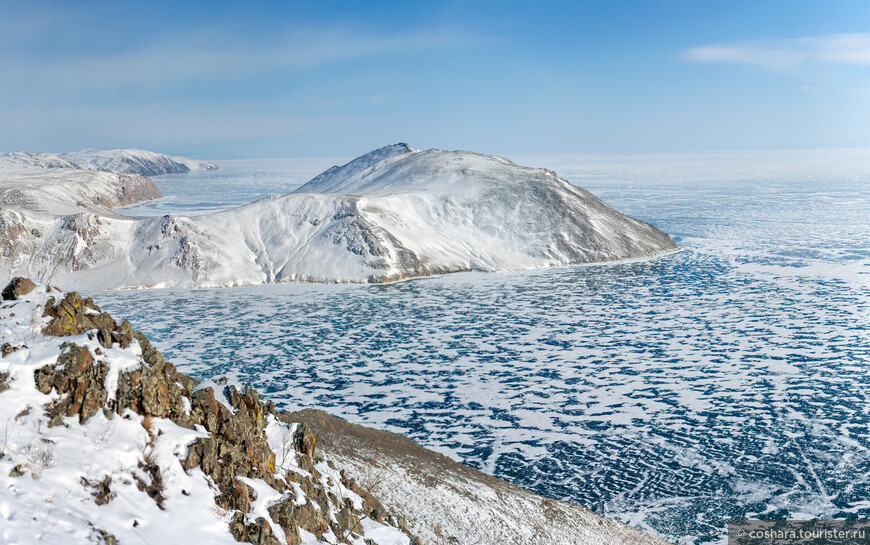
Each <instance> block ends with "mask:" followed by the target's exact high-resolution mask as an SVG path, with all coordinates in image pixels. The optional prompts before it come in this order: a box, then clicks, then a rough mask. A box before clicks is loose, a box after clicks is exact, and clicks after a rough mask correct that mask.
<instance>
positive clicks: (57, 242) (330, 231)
mask: <svg viewBox="0 0 870 545" xmlns="http://www.w3.org/2000/svg"><path fill="white" fill-rule="evenodd" d="M64 172H70V171H68V170H64ZM14 183H16V182H15V180H14V179H13V180H11V181H9V182H6V181H0V187H3V186H6V185H7V184H14ZM0 213H2V212H0ZM69 213H70V212H69V210H64V211H63V212H62V214H69ZM22 214H25V215H26V212H22ZM17 221H18V224H17V225H19V224H20V225H21V226H22V229H17V230H16V231H15V232H12V233H11V235H9V237H8V238H9V239H10V240H9V241H8V242H6V243H7V244H8V245H9V247H10V250H9V251H7V252H6V253H5V254H3V255H2V263H3V267H4V269H5V270H7V271H9V272H11V273H13V274H25V275H26V274H31V275H33V274H36V275H39V274H44V273H45V271H51V272H52V274H54V279H55V280H54V281H55V282H65V281H70V282H73V280H74V285H75V286H77V287H100V288H124V287H170V286H178V287H217V286H230V285H245V284H260V283H270V282H296V281H308V282H389V281H394V280H401V279H404V278H410V277H418V276H428V275H433V274H442V273H449V272H458V271H470V270H478V271H502V270H515V269H530V268H537V267H545V266H553V265H567V264H576V263H598V262H605V261H616V260H626V259H637V258H643V257H648V256H654V255H658V254H662V253H667V252H670V251H674V250H676V245H674V243H673V242H672V241H671V240H670V238H669V237H668V236H667V235H666V234H664V233H662V232H661V231H659V230H658V229H656V228H655V227H653V226H652V225H649V224H646V223H644V222H642V221H638V220H635V219H633V218H629V217H627V216H624V215H622V214H620V213H618V212H616V211H615V210H613V209H612V208H610V207H609V206H607V205H606V204H605V203H603V202H602V201H601V200H599V199H597V198H596V197H595V196H593V195H592V194H590V193H589V192H587V191H585V190H583V189H580V188H578V187H575V186H573V185H571V184H570V183H568V182H567V181H565V180H563V179H561V178H559V177H558V176H557V175H556V174H555V173H553V172H551V171H548V170H545V169H533V168H526V167H520V166H517V165H515V164H513V163H511V162H510V161H508V160H507V159H503V158H501V157H495V156H489V155H480V154H476V153H470V152H463V151H454V152H448V151H441V150H428V151H420V150H416V149H414V148H411V147H409V146H407V145H405V144H397V145H393V146H387V147H385V148H381V149H379V150H376V151H374V152H372V153H369V154H367V155H364V156H362V157H359V158H357V159H355V160H353V161H351V162H350V163H348V164H346V165H344V166H342V167H333V168H331V169H329V170H327V171H326V172H324V173H323V174H321V175H320V176H317V177H316V178H314V179H313V180H312V181H311V182H309V183H308V184H305V185H304V186H302V187H301V188H300V189H298V190H297V191H296V192H294V193H293V194H289V195H281V196H274V197H270V198H267V199H263V200H260V201H257V202H254V203H251V204H249V205H246V206H242V207H239V208H235V209H231V210H227V211H223V212H218V213H214V214H210V215H205V216H196V217H190V218H187V217H172V216H164V217H163V218H151V219H143V218H122V217H118V216H116V215H113V214H111V213H106V211H105V210H104V209H101V210H95V209H94V208H93V207H92V206H89V204H88V203H87V202H83V203H81V209H80V210H79V213H78V215H77V218H76V221H75V222H74V223H75V224H74V225H71V224H70V221H69V220H68V218H65V217H49V218H46V217H42V218H20V219H18V220H17ZM29 222H34V223H35V222H42V223H41V229H40V232H43V230H45V231H47V232H48V233H49V234H48V235H47V236H46V237H45V238H44V239H42V240H37V239H38V238H39V237H36V236H35V235H33V234H32V232H31V231H30V229H29ZM59 249H61V250H62V251H61V252H60V253H58V250H59Z"/></svg>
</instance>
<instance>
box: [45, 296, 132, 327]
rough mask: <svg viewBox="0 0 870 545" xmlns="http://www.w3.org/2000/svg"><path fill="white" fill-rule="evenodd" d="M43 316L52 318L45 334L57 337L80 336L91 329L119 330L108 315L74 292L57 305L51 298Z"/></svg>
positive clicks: (89, 300)
mask: <svg viewBox="0 0 870 545" xmlns="http://www.w3.org/2000/svg"><path fill="white" fill-rule="evenodd" d="M43 316H45V317H49V318H51V321H50V322H49V324H48V325H47V326H45V329H43V333H45V334H46V335H53V336H55V337H67V336H70V335H80V334H82V333H84V332H85V331H90V330H91V329H107V330H114V329H117V324H115V320H113V319H112V317H111V316H109V314H108V313H106V312H102V313H101V312H100V308H99V307H98V306H97V305H95V304H94V302H93V301H92V300H91V299H82V298H81V297H80V296H79V294H78V293H76V292H74V291H73V292H70V293H67V294H66V296H65V297H64V298H63V299H62V300H61V301H60V303H55V300H54V297H51V298H49V300H48V302H47V303H46V305H45V312H44V313H43Z"/></svg>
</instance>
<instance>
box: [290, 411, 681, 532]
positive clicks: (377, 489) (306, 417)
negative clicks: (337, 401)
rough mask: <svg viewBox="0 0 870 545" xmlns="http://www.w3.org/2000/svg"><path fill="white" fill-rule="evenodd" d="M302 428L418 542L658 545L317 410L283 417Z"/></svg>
mask: <svg viewBox="0 0 870 545" xmlns="http://www.w3.org/2000/svg"><path fill="white" fill-rule="evenodd" d="M280 418H281V419H282V420H284V421H286V422H304V423H305V424H306V425H308V426H310V427H311V429H312V430H313V431H314V434H315V435H316V436H317V441H318V443H317V444H318V445H319V446H318V448H320V449H322V450H323V452H325V453H326V454H327V455H328V456H329V457H330V458H331V459H333V460H335V461H336V463H339V464H340V465H341V466H342V467H344V468H346V469H347V471H348V472H349V473H350V474H351V475H353V476H354V477H355V478H356V480H357V482H358V483H359V484H360V486H362V487H363V488H366V489H370V490H372V492H373V493H375V494H377V495H378V496H379V497H380V499H381V501H382V502H383V503H384V505H385V506H387V507H388V508H391V509H396V510H399V511H400V512H403V513H411V514H413V516H409V517H408V527H409V529H411V530H412V531H413V532H414V533H415V534H417V535H418V536H420V537H421V538H422V539H423V541H424V542H425V543H435V544H438V543H459V544H476V545H490V544H492V545H496V544H511V545H557V544H558V545H617V544H620V545H622V544H625V545H627V544H634V545H665V544H666V542H665V541H663V540H661V539H658V538H656V537H653V536H650V535H648V534H645V533H643V532H641V531H640V530H637V529H635V528H632V527H630V526H628V525H626V524H623V523H621V522H618V521H616V520H612V519H608V518H604V517H601V516H599V515H596V514H595V513H593V512H592V511H590V510H588V509H585V508H583V507H580V506H579V505H576V504H573V503H567V502H561V501H557V500H552V499H549V498H545V497H542V496H538V495H537V494H534V493H532V492H529V491H528V490H524V489H522V488H520V487H518V486H514V485H512V484H510V483H507V482H505V481H502V480H501V479H497V478H495V477H493V476H491V475H487V474H485V473H482V472H480V471H477V470H475V469H473V468H471V467H468V466H466V465H463V464H460V463H458V462H455V461H453V460H451V459H450V458H447V457H446V456H443V455H441V454H438V453H436V452H433V451H431V450H428V449H425V448H423V447H421V446H420V445H418V444H416V443H414V442H413V441H411V440H410V439H408V438H406V437H403V436H401V435H398V434H395V433H390V432H385V431H380V430H376V429H372V428H367V427H364V426H359V425H356V424H351V423H349V422H347V421H345V420H342V419H340V418H336V417H334V416H331V415H329V414H326V413H324V412H322V411H317V410H312V409H306V410H303V411H299V412H295V413H283V414H282V415H280Z"/></svg>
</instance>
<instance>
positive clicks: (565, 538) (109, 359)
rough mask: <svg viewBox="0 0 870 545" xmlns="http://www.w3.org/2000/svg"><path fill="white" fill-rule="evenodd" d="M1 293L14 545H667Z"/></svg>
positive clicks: (41, 295)
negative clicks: (210, 377)
mask: <svg viewBox="0 0 870 545" xmlns="http://www.w3.org/2000/svg"><path fill="white" fill-rule="evenodd" d="M3 285H6V288H5V289H4V290H3V292H2V301H0V334H2V340H0V342H2V344H0V542H2V543H18V544H30V543H104V544H115V543H122V544H123V543H142V542H144V543H179V542H189V543H198V544H199V543H201V544H231V543H236V542H238V541H242V542H248V543H252V544H256V545H284V544H286V545H301V544H306V545H313V544H320V543H331V544H337V543H344V544H350V545H373V544H374V545H420V544H422V543H426V544H430V545H439V544H446V543H460V544H461V543H476V544H480V545H496V544H499V545H502V544H507V543H511V544H514V543H516V544H529V545H531V544H534V545H557V544H558V545H584V544H588V545H593V544H594V545H600V544H613V545H616V544H637V545H642V544H646V545H659V544H661V545H664V542H663V541H661V540H659V539H656V538H654V537H651V536H649V535H646V534H644V533H642V532H641V531H639V530H636V529H634V528H631V527H629V526H627V525H625V524H623V523H621V522H617V521H615V520H612V519H607V518H604V517H601V516H598V515H596V514H594V513H592V512H591V511H589V510H588V509H584V508H582V507H580V506H578V505H574V504H570V503H565V502H560V501H556V500H551V499H547V498H544V497H541V496H537V495H535V494H533V493H531V492H528V491H526V490H523V489H521V488H518V487H516V486H513V485H510V484H508V483H506V482H504V481H501V480H499V479H496V478H494V477H491V476H489V475H485V474H483V473H480V472H478V471H476V470H474V469H471V468H469V467H467V466H463V465H461V464H458V463H456V462H454V461H452V460H450V459H448V458H446V457H444V456H441V455H439V454H436V453H434V452H431V451H427V450H426V449H424V448H422V447H420V446H418V445H416V444H414V443H412V442H411V441H410V440H408V439H405V438H403V437H400V436H396V435H395V434H389V433H386V432H380V431H377V430H372V429H369V428H364V427H362V426H354V425H352V424H349V423H347V422H345V421H343V420H339V419H337V418H334V417H329V416H328V415H325V414H324V413H320V412H318V411H302V412H300V413H294V414H281V413H278V412H276V410H275V406H274V405H273V404H272V403H270V402H268V401H264V400H262V399H260V397H259V396H258V394H257V392H256V391H254V390H252V389H250V388H246V387H244V386H241V387H235V386H233V385H228V384H225V383H213V382H209V383H199V382H198V381H196V380H194V379H193V378H191V377H188V376H186V375H184V374H183V373H180V372H179V371H177V370H176V368H175V367H174V366H173V365H172V364H171V363H169V362H167V361H165V360H164V358H163V356H162V355H161V354H160V352H159V351H158V350H157V349H156V348H155V347H154V346H152V344H151V342H150V341H149V340H148V337H147V336H146V335H144V334H143V333H141V332H139V331H136V330H134V329H133V326H132V324H131V322H130V321H128V320H123V321H121V322H118V321H116V320H115V319H114V318H113V317H112V316H110V315H109V314H107V313H105V312H101V310H100V308H99V307H98V306H97V305H96V304H95V303H94V302H93V301H92V300H90V299H83V298H81V297H80V296H79V295H78V294H77V293H63V292H61V291H59V290H58V289H57V288H52V287H48V286H46V285H41V284H35V283H34V282H31V281H30V280H28V279H22V278H17V279H13V280H12V281H11V282H9V283H8V285H7V284H5V283H4V284H3ZM130 318H132V319H133V320H135V316H130ZM252 342H254V340H253V339H252Z"/></svg>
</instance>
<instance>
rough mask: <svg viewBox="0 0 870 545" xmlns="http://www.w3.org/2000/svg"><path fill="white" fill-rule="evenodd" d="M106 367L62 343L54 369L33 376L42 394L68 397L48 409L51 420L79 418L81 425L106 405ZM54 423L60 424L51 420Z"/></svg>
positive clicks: (46, 368) (80, 349)
mask: <svg viewBox="0 0 870 545" xmlns="http://www.w3.org/2000/svg"><path fill="white" fill-rule="evenodd" d="M108 370H109V367H108V365H107V364H106V362H105V361H94V357H93V355H92V354H91V352H90V351H89V350H88V349H87V348H84V347H81V346H78V345H76V344H73V343H65V344H64V345H63V347H62V352H61V355H60V356H59V357H58V358H57V362H56V363H55V364H54V365H46V366H44V367H42V368H41V369H38V370H37V371H36V372H35V373H34V380H35V381H36V387H37V389H38V390H39V391H40V392H42V393H43V394H48V393H50V392H51V391H52V390H55V391H57V392H58V393H59V394H68V395H66V396H63V397H61V398H60V399H58V400H57V401H56V402H55V403H54V404H53V405H52V406H51V407H50V408H49V413H50V414H51V416H52V417H54V418H58V417H61V416H74V415H79V422H80V423H81V424H84V423H85V422H87V421H88V419H89V418H90V417H92V416H93V415H95V414H97V411H99V410H101V409H102V408H103V406H104V405H105V403H106V398H107V393H106V391H105V389H104V388H103V383H104V381H105V378H106V373H107V372H108ZM53 422H54V423H59V422H58V421H57V420H54V419H53Z"/></svg>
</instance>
